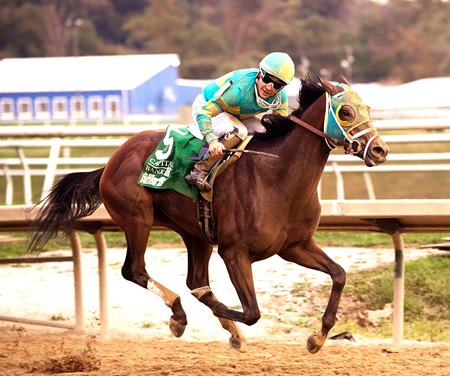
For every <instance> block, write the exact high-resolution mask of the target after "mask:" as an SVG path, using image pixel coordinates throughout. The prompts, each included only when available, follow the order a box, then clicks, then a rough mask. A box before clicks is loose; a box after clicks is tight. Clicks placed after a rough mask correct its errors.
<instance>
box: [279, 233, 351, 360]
mask: <svg viewBox="0 0 450 376" xmlns="http://www.w3.org/2000/svg"><path fill="white" fill-rule="evenodd" d="M278 255H279V256H280V257H282V258H283V259H284V260H286V261H291V262H295V263H296V264H298V265H301V266H304V267H306V268H309V269H315V270H319V271H321V272H324V273H327V274H328V275H329V276H330V277H331V279H332V281H333V286H332V289H331V294H330V298H329V299H328V304H327V307H326V309H325V313H324V314H323V316H322V328H321V330H320V332H319V333H316V332H315V333H313V334H312V335H311V336H310V337H309V338H308V342H307V348H308V351H309V352H311V353H313V354H314V353H316V352H318V351H319V350H320V349H321V348H322V346H323V345H324V343H325V340H326V338H327V335H328V332H329V331H330V330H331V328H332V327H333V326H334V324H335V323H336V315H337V310H338V307H339V301H340V299H341V295H342V290H343V289H344V286H345V280H346V273H345V271H344V269H343V268H342V267H341V266H340V265H338V264H336V263H335V262H334V261H333V260H331V259H330V258H329V257H328V256H327V255H326V253H325V252H324V251H323V250H322V249H321V248H320V247H319V246H317V244H316V243H315V241H314V239H311V241H310V243H309V244H308V245H307V246H305V245H299V244H296V245H293V246H291V247H289V248H287V249H285V250H283V251H282V252H280V253H279V254H278Z"/></svg>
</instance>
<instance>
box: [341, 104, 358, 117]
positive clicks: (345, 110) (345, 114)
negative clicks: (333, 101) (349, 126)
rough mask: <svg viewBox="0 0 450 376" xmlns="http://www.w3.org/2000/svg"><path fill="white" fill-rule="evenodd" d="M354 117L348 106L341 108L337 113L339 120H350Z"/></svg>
mask: <svg viewBox="0 0 450 376" xmlns="http://www.w3.org/2000/svg"><path fill="white" fill-rule="evenodd" d="M353 116H354V111H353V109H352V108H351V107H350V106H343V107H342V108H341V109H340V111H339V117H340V118H341V119H350V118H352V117H353Z"/></svg>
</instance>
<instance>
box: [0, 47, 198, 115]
mask: <svg viewBox="0 0 450 376" xmlns="http://www.w3.org/2000/svg"><path fill="white" fill-rule="evenodd" d="M179 65H180V60H179V57H178V55H176V54H156V55H119V56H80V57H50V58H11V59H3V60H2V61H0V121H2V122H16V121H19V122H27V121H44V122H47V121H50V122H55V121H67V120H70V121H74V120H75V121H91V120H96V119H97V120H98V119H102V120H103V119H105V120H108V119H111V120H114V119H139V118H144V119H149V118H151V117H153V116H155V117H157V118H158V119H176V118H178V113H179V108H180V106H182V105H185V104H190V103H192V101H193V99H194V97H195V95H196V94H197V93H198V92H200V91H201V88H200V87H197V86H196V85H194V86H193V87H189V85H187V86H186V85H185V84H182V85H181V86H180V85H178V83H177V82H178V67H179Z"/></svg>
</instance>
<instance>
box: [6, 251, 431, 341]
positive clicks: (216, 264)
mask: <svg viewBox="0 0 450 376" xmlns="http://www.w3.org/2000/svg"><path fill="white" fill-rule="evenodd" d="M326 252H327V254H328V255H329V256H330V257H331V258H332V259H334V260H335V261H336V262H338V263H339V264H341V266H343V267H344V269H345V270H346V271H347V272H351V271H354V270H358V269H363V268H370V267H374V266H376V265H381V264H386V263H392V262H393V261H394V252H393V250H391V249H379V248H373V249H361V248H327V249H326ZM435 252H436V251H432V250H423V249H422V250H418V249H408V250H406V251H405V259H406V260H410V259H414V258H418V257H424V256H426V255H429V254H433V253H435ZM53 254H58V255H61V254H63V255H68V254H69V251H65V252H53ZM124 257H125V250H123V249H110V250H108V252H107V260H108V262H107V264H108V267H107V272H108V307H109V323H110V334H111V335H112V336H114V335H128V336H130V335H131V336H133V335H139V336H140V337H145V338H148V339H149V340H150V339H167V338H169V337H170V336H171V334H170V331H169V328H168V319H169V317H170V315H171V312H170V310H169V309H168V308H167V307H166V306H165V305H164V303H163V302H162V300H161V299H160V298H159V297H157V296H156V295H154V294H152V293H150V292H149V291H147V290H145V289H143V288H139V287H137V286H136V285H135V284H132V283H130V282H128V281H126V280H124V279H123V278H122V276H121V273H120V269H121V266H122V263H123V260H124ZM146 263H147V270H148V271H149V274H150V275H151V276H152V278H154V279H156V280H157V281H160V282H162V283H163V284H165V285H166V286H167V287H169V288H170V289H172V290H173V291H175V292H176V293H178V294H179V295H180V296H181V301H182V304H183V306H184V308H185V311H186V314H187V319H188V326H187V328H186V332H185V333H184V335H183V337H182V339H181V340H185V341H207V342H209V341H224V342H227V341H228V336H229V333H228V332H226V331H225V330H223V329H222V328H221V326H220V324H219V321H218V320H217V318H216V317H214V316H213V315H212V313H211V311H210V310H209V308H207V307H206V306H204V305H203V304H201V303H200V302H198V301H197V299H195V298H194V297H193V296H191V294H190V292H189V290H188V288H187V287H186V284H185V279H186V268H187V256H186V251H185V250H184V249H165V248H161V249H155V248H152V249H149V250H148V251H147V253H146ZM82 265H83V293H84V305H85V312H86V322H87V330H88V332H91V333H96V332H98V330H99V327H98V325H99V320H98V316H99V298H98V297H99V290H98V269H97V265H98V259H97V255H96V251H95V250H88V251H85V252H83V256H82ZM253 274H254V279H255V286H256V290H257V297H258V301H259V306H260V309H261V312H262V318H261V319H260V320H259V321H258V322H257V323H256V324H255V325H253V326H250V327H248V326H245V325H240V327H241V329H242V330H243V331H244V335H245V336H246V337H247V338H248V339H249V340H251V339H263V340H264V341H265V340H267V339H271V340H280V341H282V342H301V343H304V342H305V341H306V338H307V336H308V335H309V334H311V331H313V330H318V329H319V328H320V322H319V320H320V316H321V315H322V313H323V310H324V308H325V304H326V301H320V300H317V297H316V296H315V294H314V292H313V291H311V288H310V286H317V285H321V284H325V285H328V286H330V287H331V279H330V278H329V276H328V275H326V274H323V273H320V272H317V271H314V270H309V269H306V268H302V267H299V266H297V265H295V264H293V263H289V262H286V261H284V260H282V259H281V258H280V257H276V256H274V257H272V258H270V259H268V260H264V261H261V262H258V263H255V264H253ZM0 275H1V281H2V285H3V286H8V288H6V289H5V288H4V289H1V290H0V304H1V307H2V312H1V314H3V315H9V316H16V317H17V316H19V317H27V318H33V319H38V320H68V322H73V321H74V288H73V268H72V263H70V262H62V263H45V264H28V265H23V264H22V265H8V266H5V265H3V266H0ZM210 279H211V288H212V290H213V291H214V293H215V294H216V296H217V297H218V298H219V299H220V300H221V301H222V302H224V303H225V304H227V305H228V306H230V307H235V308H237V309H241V308H240V304H239V300H238V298H237V295H236V292H235V290H234V288H233V286H232V285H231V282H230V280H229V277H228V274H227V271H226V269H225V266H224V264H223V262H222V260H221V259H220V257H219V256H218V255H217V253H216V252H214V253H213V256H212V258H211V263H210ZM293 290H296V291H297V293H296V294H293V293H292V292H293ZM299 291H300V293H298V292H299ZM344 296H345V290H344ZM311 311H314V312H316V311H317V314H318V315H317V317H315V318H313V319H311V318H309V320H311V321H310V322H308V327H309V328H308V330H306V329H299V327H298V325H296V322H298V320H304V319H305V317H304V313H305V312H311ZM2 325H5V323H2V322H0V326H2ZM333 334H335V333H330V335H333Z"/></svg>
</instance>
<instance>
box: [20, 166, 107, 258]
mask: <svg viewBox="0 0 450 376" xmlns="http://www.w3.org/2000/svg"><path fill="white" fill-rule="evenodd" d="M103 170H104V168H101V169H98V170H95V171H91V172H74V173H71V174H68V175H65V176H64V177H63V178H62V179H61V180H60V181H59V182H58V183H56V184H55V185H54V186H53V187H52V188H51V189H50V191H49V193H48V195H47V197H45V198H44V199H43V200H42V201H41V202H40V203H38V204H37V205H36V206H35V207H34V209H33V210H35V209H37V213H36V216H35V218H34V220H33V222H32V223H31V229H32V231H33V232H34V233H33V235H32V237H31V240H30V242H29V244H28V252H36V253H38V252H40V251H41V250H42V249H43V248H44V246H45V244H46V243H47V242H48V241H49V240H50V239H52V238H55V237H56V236H57V235H58V231H62V232H63V233H64V234H65V235H66V236H67V235H69V234H70V233H71V232H72V231H73V229H74V227H75V224H76V222H77V221H79V220H80V219H81V218H84V217H87V216H89V215H90V214H92V213H93V212H94V211H95V210H96V209H97V208H98V207H99V206H100V204H101V203H102V200H101V197H100V188H99V185H100V178H101V176H102V174H103Z"/></svg>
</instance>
